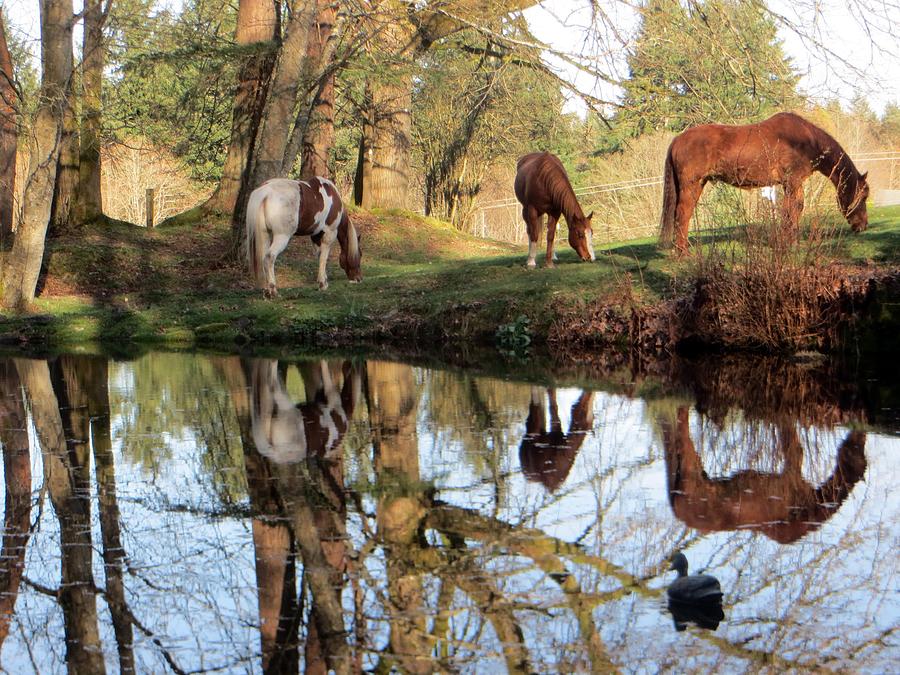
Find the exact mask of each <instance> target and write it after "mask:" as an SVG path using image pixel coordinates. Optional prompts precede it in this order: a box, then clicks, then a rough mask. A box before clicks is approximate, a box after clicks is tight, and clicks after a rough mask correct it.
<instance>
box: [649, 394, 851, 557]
mask: <svg viewBox="0 0 900 675" xmlns="http://www.w3.org/2000/svg"><path fill="white" fill-rule="evenodd" d="M661 426H662V432H663V446H664V450H665V458H666V473H667V478H668V489H669V503H670V504H671V505H672V510H673V511H674V512H675V515H676V516H677V517H678V519H679V520H681V521H683V522H684V523H685V524H686V525H687V526H688V527H692V528H695V529H697V530H701V531H705V532H711V531H720V530H736V529H739V528H746V529H750V530H753V531H756V532H762V533H763V534H765V535H766V536H767V537H769V538H771V539H774V540H775V541H777V542H779V543H782V544H787V543H790V542H794V541H797V540H798V539H799V538H800V537H802V536H803V535H805V534H806V533H807V532H809V531H811V530H815V529H817V528H818V527H819V526H820V525H821V524H822V523H823V522H825V521H826V520H828V519H829V518H831V516H833V515H834V514H835V513H836V512H837V510H838V508H840V505H841V504H842V503H843V502H844V500H845V499H846V498H847V496H848V495H849V494H850V492H851V490H852V489H853V487H854V486H855V485H856V483H857V482H859V480H860V479H861V478H862V477H863V475H864V474H865V471H866V454H865V447H866V434H865V432H863V431H855V430H854V431H850V432H849V433H848V434H847V436H846V438H844V441H843V443H841V445H840V447H839V448H838V452H837V459H836V463H835V468H834V472H833V473H832V475H831V477H829V478H828V479H827V480H826V481H825V482H824V483H822V484H821V485H820V486H819V487H813V486H812V485H810V484H809V483H808V482H806V480H805V479H804V478H803V475H802V471H801V470H802V467H803V447H802V445H801V444H800V439H799V437H798V434H797V430H796V428H795V426H794V425H793V424H792V423H785V424H781V425H779V429H778V437H779V445H780V447H779V450H780V451H781V453H782V455H783V457H784V469H783V471H782V472H781V473H761V472H759V471H752V470H747V471H739V472H738V473H736V474H734V475H732V476H730V477H728V478H710V477H709V476H708V475H707V473H706V471H704V469H703V462H702V460H701V459H700V456H699V455H698V454H697V451H696V449H695V447H694V442H693V441H692V440H691V436H690V425H689V414H688V408H687V407H679V408H678V412H677V414H676V416H675V422H674V424H673V423H672V422H671V421H668V420H666V421H662V422H661Z"/></svg>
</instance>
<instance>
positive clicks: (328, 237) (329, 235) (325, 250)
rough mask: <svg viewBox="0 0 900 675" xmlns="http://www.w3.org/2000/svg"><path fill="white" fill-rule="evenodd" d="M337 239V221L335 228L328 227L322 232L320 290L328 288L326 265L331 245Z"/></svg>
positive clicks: (318, 278)
mask: <svg viewBox="0 0 900 675" xmlns="http://www.w3.org/2000/svg"><path fill="white" fill-rule="evenodd" d="M335 239H337V223H335V227H334V229H331V228H330V227H326V228H325V231H324V232H323V233H322V240H321V243H320V244H319V276H318V277H317V280H318V282H319V290H320V291H324V290H325V289H327V288H328V275H327V274H326V272H325V266H326V264H327V263H328V254H329V253H331V245H332V244H333V243H334V240H335Z"/></svg>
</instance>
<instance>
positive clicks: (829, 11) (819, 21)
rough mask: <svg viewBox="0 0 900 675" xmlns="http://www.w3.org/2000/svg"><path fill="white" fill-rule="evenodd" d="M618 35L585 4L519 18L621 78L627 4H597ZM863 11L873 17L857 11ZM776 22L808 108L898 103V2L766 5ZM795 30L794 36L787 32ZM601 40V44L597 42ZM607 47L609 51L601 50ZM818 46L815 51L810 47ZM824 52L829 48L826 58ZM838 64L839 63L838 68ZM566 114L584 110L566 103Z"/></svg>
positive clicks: (818, 0)
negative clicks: (827, 102)
mask: <svg viewBox="0 0 900 675" xmlns="http://www.w3.org/2000/svg"><path fill="white" fill-rule="evenodd" d="M595 4H596V5H597V7H599V8H600V9H602V10H603V11H604V12H606V14H607V16H608V17H609V19H610V23H612V24H614V25H615V26H616V28H617V29H618V34H616V35H612V34H610V31H608V30H604V28H603V26H602V25H601V23H602V22H600V21H594V22H592V19H591V12H590V10H589V8H590V6H591V1H590V0H543V1H542V2H541V3H540V4H538V5H536V6H535V7H532V8H530V9H528V10H526V11H525V16H526V18H527V19H528V22H529V25H530V27H531V29H532V31H533V32H534V34H535V36H536V37H537V38H538V39H540V40H541V41H542V42H543V43H545V44H547V45H549V46H550V47H552V48H553V49H555V50H559V51H563V52H567V53H570V54H571V53H588V54H590V55H591V56H592V57H593V58H598V59H601V60H603V63H602V65H603V66H604V67H607V68H608V67H609V66H611V65H612V66H615V67H618V69H619V72H618V75H619V76H620V77H624V76H625V75H626V74H627V70H625V69H624V67H623V66H624V64H623V58H624V54H625V48H626V47H627V46H628V44H629V42H630V40H629V39H630V38H631V37H633V35H634V32H635V30H636V29H637V27H638V21H637V17H636V13H635V11H634V9H633V6H634V5H636V4H637V3H636V2H632V1H630V0H595ZM862 5H869V7H868V9H872V10H877V11H862V9H861V6H862ZM767 6H768V7H769V8H770V9H771V10H772V12H773V13H774V14H777V15H778V16H779V17H783V18H782V19H781V20H780V22H779V23H780V29H779V38H780V39H781V40H782V41H783V45H784V50H785V53H786V54H787V56H788V57H789V58H790V59H791V60H792V62H793V64H794V66H795V68H796V70H797V72H798V73H800V74H802V79H801V82H800V86H801V87H802V89H803V91H804V92H805V93H806V94H807V95H808V96H810V98H812V99H813V100H824V99H833V98H838V99H840V100H841V101H842V102H843V103H845V104H846V103H849V101H851V100H852V99H853V98H854V97H855V96H857V95H862V96H863V97H865V98H866V99H867V100H868V102H869V105H870V106H871V107H872V109H873V110H875V112H877V113H879V114H880V113H881V112H883V110H884V106H885V105H886V104H888V103H891V102H894V103H900V3H898V2H897V0H769V2H768V3H767ZM791 26H794V27H795V28H793V29H792V28H791ZM598 38H599V40H598ZM601 42H605V43H606V45H609V47H605V46H604V45H603V44H601ZM816 43H818V44H816ZM822 45H834V47H833V48H832V50H831V52H829V51H828V49H827V48H825V47H823V46H822ZM548 60H549V61H550V62H551V63H553V64H554V66H555V67H556V68H557V70H558V72H559V73H560V74H561V75H562V76H563V77H564V78H565V79H566V80H568V81H573V82H574V83H575V84H576V86H577V87H578V88H579V89H580V90H581V91H584V92H587V93H589V94H592V95H594V96H596V97H598V98H601V99H604V100H609V99H610V98H614V97H615V95H616V90H615V88H614V87H612V86H611V85H608V84H605V83H598V82H597V81H596V78H594V77H592V76H590V75H587V74H585V73H578V72H577V69H575V68H573V67H571V66H569V65H567V64H565V63H564V62H562V61H561V60H560V59H554V58H553V57H552V56H550V57H548ZM842 60H843V61H845V62H844V63H842ZM569 107H570V109H573V110H578V109H583V108H584V106H583V104H580V103H579V102H577V101H575V100H572V101H571V102H570V104H569Z"/></svg>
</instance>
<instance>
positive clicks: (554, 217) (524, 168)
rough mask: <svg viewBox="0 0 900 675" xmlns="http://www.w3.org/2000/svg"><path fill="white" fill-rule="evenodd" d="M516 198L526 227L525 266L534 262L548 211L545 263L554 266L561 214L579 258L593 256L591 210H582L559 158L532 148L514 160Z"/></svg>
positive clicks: (570, 241)
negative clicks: (586, 211)
mask: <svg viewBox="0 0 900 675" xmlns="http://www.w3.org/2000/svg"><path fill="white" fill-rule="evenodd" d="M515 190H516V199H518V200H519V203H520V204H521V205H522V218H524V219H525V225H526V226H527V228H528V267H534V266H535V261H534V259H535V256H536V255H537V246H538V240H539V239H540V238H541V220H542V219H543V217H544V214H545V213H546V214H547V267H553V238H554V237H555V236H556V223H557V221H559V217H560V215H564V216H565V217H566V223H567V224H568V226H569V244H571V246H572V248H574V249H575V252H576V253H578V255H579V256H580V257H581V259H582V260H594V242H593V235H594V232H593V230H592V229H591V217H592V216H593V215H594V212H593V211H592V212H591V213H589V214H588V215H587V216H585V215H584V211H582V210H581V206H580V205H579V204H578V199H576V197H575V192H574V191H573V190H572V184H571V183H570V182H569V177H568V176H567V175H566V170H565V169H564V168H563V165H562V162H560V161H559V158H558V157H556V156H554V155H551V154H550V153H549V152H533V153H531V154H530V155H525V156H524V157H522V158H521V159H520V160H519V162H518V164H516V182H515Z"/></svg>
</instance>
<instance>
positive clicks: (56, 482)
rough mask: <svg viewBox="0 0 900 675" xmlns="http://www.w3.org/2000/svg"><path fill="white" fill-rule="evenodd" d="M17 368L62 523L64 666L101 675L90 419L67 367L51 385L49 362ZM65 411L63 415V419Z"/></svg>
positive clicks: (56, 372)
mask: <svg viewBox="0 0 900 675" xmlns="http://www.w3.org/2000/svg"><path fill="white" fill-rule="evenodd" d="M16 368H17V369H18V371H19V375H20V377H21V378H22V382H23V384H24V385H25V390H26V392H27V393H28V400H29V402H30V404H31V414H32V419H33V420H34V427H35V430H36V431H37V435H38V438H39V439H40V443H41V457H42V459H43V464H44V483H45V484H46V485H47V487H48V489H49V492H50V501H51V502H52V504H53V509H54V511H55V512H56V516H57V518H58V519H59V530H60V549H61V551H60V552H61V558H62V583H61V584H60V590H59V603H60V605H61V606H62V610H63V619H64V622H65V632H66V663H67V664H68V666H69V670H70V672H76V673H103V672H105V671H106V668H105V664H104V661H103V650H102V647H101V645H100V633H99V630H98V626H97V603H96V592H95V586H94V575H93V571H92V567H91V558H92V553H93V547H92V545H91V517H90V478H89V475H88V469H87V466H88V459H89V458H88V456H87V455H88V443H87V438H88V436H87V434H88V422H89V420H88V415H87V414H86V411H85V410H84V409H83V408H76V407H74V406H73V401H72V398H71V397H70V393H71V392H70V391H69V386H70V381H67V379H68V378H67V377H66V375H65V372H64V370H68V369H67V368H66V369H64V368H61V367H60V364H57V365H56V366H55V367H54V369H53V371H54V372H53V384H52V385H51V381H50V380H51V375H50V369H49V368H48V366H47V363H46V362H45V361H31V360H17V361H16ZM57 396H58V397H59V398H57ZM74 398H76V399H77V396H76V397H74ZM61 410H64V411H65V414H64V415H63V416H61V415H60V411H61Z"/></svg>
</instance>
